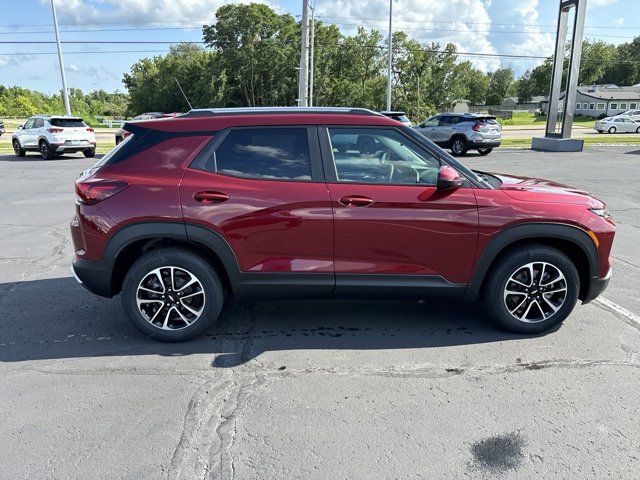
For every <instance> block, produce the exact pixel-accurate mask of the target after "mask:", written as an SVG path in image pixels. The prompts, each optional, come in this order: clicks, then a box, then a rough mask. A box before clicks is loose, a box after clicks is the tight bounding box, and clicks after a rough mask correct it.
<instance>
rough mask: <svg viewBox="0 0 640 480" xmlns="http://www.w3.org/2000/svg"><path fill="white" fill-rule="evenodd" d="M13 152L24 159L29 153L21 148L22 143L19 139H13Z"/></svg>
mask: <svg viewBox="0 0 640 480" xmlns="http://www.w3.org/2000/svg"><path fill="white" fill-rule="evenodd" d="M11 143H12V144H13V152H14V153H15V154H16V157H24V156H25V155H26V154H27V151H26V150H25V149H24V148H22V147H21V146H20V141H19V140H18V139H17V138H14V139H13V142H11Z"/></svg>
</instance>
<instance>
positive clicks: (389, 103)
mask: <svg viewBox="0 0 640 480" xmlns="http://www.w3.org/2000/svg"><path fill="white" fill-rule="evenodd" d="M392 15H393V0H389V51H388V52H387V111H390V110H391V45H392V40H391V17H392Z"/></svg>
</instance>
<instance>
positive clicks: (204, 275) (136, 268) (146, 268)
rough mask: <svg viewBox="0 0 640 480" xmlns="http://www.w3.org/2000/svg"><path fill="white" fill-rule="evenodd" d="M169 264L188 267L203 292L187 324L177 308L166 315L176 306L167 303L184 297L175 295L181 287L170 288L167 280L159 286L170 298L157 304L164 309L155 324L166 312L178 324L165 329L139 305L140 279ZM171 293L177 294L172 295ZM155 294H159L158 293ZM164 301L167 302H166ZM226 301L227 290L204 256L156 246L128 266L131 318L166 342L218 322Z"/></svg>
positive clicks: (126, 296) (125, 296) (125, 288)
mask: <svg viewBox="0 0 640 480" xmlns="http://www.w3.org/2000/svg"><path fill="white" fill-rule="evenodd" d="M167 266H173V267H177V268H178V269H179V270H180V271H183V272H184V271H186V272H187V273H189V274H191V275H192V276H193V277H195V278H196V279H197V281H198V282H199V284H200V285H201V287H202V291H203V292H204V296H203V297H202V304H201V305H198V306H195V308H200V309H201V314H200V315H199V317H197V318H196V319H195V320H194V321H193V323H191V324H190V325H188V326H185V325H184V322H181V321H180V319H179V317H178V312H176V311H174V312H173V313H167V314H166V315H165V312H168V311H169V310H171V308H175V307H169V308H168V307H167V304H169V305H171V303H170V302H171V301H174V302H176V303H174V304H173V305H178V303H179V302H181V301H182V300H183V299H180V298H177V297H176V295H177V293H176V292H179V291H180V290H179V289H177V290H175V291H173V292H172V291H171V290H170V289H171V285H167V284H166V283H165V285H164V287H162V286H160V287H156V288H163V291H162V292H160V293H163V294H165V293H166V295H164V297H169V298H170V300H166V299H165V300H160V301H159V302H157V303H162V307H160V308H157V310H161V311H160V312H158V313H157V316H158V320H156V324H157V323H158V322H159V321H160V319H159V317H160V316H163V315H164V316H165V317H169V318H173V319H174V320H175V322H174V323H173V327H175V328H171V325H168V327H170V329H163V328H161V327H162V325H156V324H152V323H151V322H150V320H149V319H148V318H146V317H145V316H143V313H142V312H141V311H140V309H139V308H138V302H137V299H138V294H139V293H138V287H139V286H140V284H141V282H143V280H145V279H146V278H149V276H150V275H151V272H153V270H155V269H158V268H161V267H167ZM181 269H184V270H181ZM161 272H162V274H163V275H166V274H167V273H168V272H167V271H166V270H161ZM151 278H153V276H151ZM155 278H157V277H155ZM166 281H167V280H166V279H165V280H163V282H166ZM158 285H159V282H158ZM174 288H175V286H174ZM143 293H144V292H141V293H140V295H142V294H143ZM145 295H146V294H145ZM152 295H159V294H152ZM172 296H173V297H176V298H171V297H172ZM153 298H157V296H154V297H153ZM165 301H166V302H167V303H164V302H165ZM223 303H224V290H223V287H222V283H221V282H220V278H219V277H218V274H217V273H216V271H215V269H214V268H213V267H212V266H211V265H210V264H209V263H208V262H206V261H205V260H204V259H203V258H202V257H200V256H198V255H196V254H194V253H191V252H189V251H187V250H180V249H174V248H164V249H158V250H153V251H151V252H149V253H147V254H145V255H143V256H142V257H140V258H139V259H138V260H137V261H136V262H135V263H134V264H133V265H132V266H131V268H129V271H128V272H127V274H126V275H125V278H124V282H123V285H122V306H123V308H124V311H125V313H126V314H127V317H128V318H129V320H131V322H132V323H133V324H134V326H135V327H136V328H137V329H138V330H140V331H141V332H143V333H145V334H146V335H149V336H150V337H153V338H155V339H157V340H160V341H163V342H182V341H185V340H189V339H192V338H194V337H197V336H198V335H200V334H201V333H203V332H204V331H205V330H207V329H208V328H209V327H210V326H211V325H213V324H214V323H215V321H216V320H217V319H218V316H219V315H220V310H221V309H222V305H223ZM191 306H194V305H191ZM183 311H184V310H183ZM151 313H152V312H150V314H149V315H150V316H151ZM152 318H153V317H152Z"/></svg>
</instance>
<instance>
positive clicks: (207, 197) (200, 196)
mask: <svg viewBox="0 0 640 480" xmlns="http://www.w3.org/2000/svg"><path fill="white" fill-rule="evenodd" d="M193 198H194V199H195V200H196V201H197V202H201V203H222V202H226V201H227V200H229V195H227V194H226V193H222V192H197V193H194V194H193Z"/></svg>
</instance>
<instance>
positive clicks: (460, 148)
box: [452, 138, 464, 155]
mask: <svg viewBox="0 0 640 480" xmlns="http://www.w3.org/2000/svg"><path fill="white" fill-rule="evenodd" d="M452 150H453V152H454V153H455V154H456V155H460V154H462V152H464V140H462V139H460V138H458V139H456V140H455V141H454V142H453V147H452Z"/></svg>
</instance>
